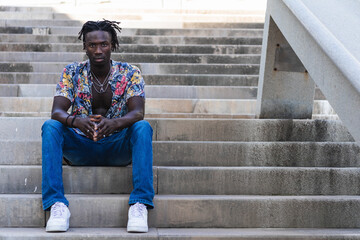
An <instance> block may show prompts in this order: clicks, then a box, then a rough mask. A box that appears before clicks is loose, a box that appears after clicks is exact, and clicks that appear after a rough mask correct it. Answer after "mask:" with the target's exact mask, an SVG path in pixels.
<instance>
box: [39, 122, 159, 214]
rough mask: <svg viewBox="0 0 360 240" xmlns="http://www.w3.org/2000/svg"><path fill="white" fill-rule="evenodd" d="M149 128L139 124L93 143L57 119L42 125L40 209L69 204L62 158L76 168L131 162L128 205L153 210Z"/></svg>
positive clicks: (150, 129) (150, 133) (148, 125)
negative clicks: (66, 195)
mask: <svg viewBox="0 0 360 240" xmlns="http://www.w3.org/2000/svg"><path fill="white" fill-rule="evenodd" d="M152 132H153V130H152V128H151V126H150V124H149V123H148V122H147V121H144V120H142V121H139V122H136V123H134V124H133V125H132V126H131V127H129V128H126V129H123V130H122V131H121V132H118V133H114V134H112V135H110V136H108V137H106V138H103V139H101V140H99V141H98V142H94V141H93V140H91V139H88V138H86V137H84V136H81V135H79V134H77V133H76V132H75V131H74V130H73V129H71V128H68V127H66V126H65V125H63V124H62V123H60V122H59V121H56V120H52V119H50V120H47V121H46V122H45V123H44V124H43V126H42V200H43V209H44V210H47V209H49V208H50V207H51V206H52V205H53V204H54V203H55V202H63V203H64V204H65V205H67V206H68V205H69V202H68V200H67V199H66V198H65V195H64V185H63V179H62V159H63V156H64V157H65V158H66V159H67V160H68V161H69V162H70V164H71V165H76V166H126V165H129V164H130V163H132V183H133V191H132V192H131V194H130V199H129V204H134V203H136V202H140V203H143V204H145V205H147V206H148V207H149V208H153V207H154V204H153V201H152V200H153V198H154V188H153V171H152Z"/></svg>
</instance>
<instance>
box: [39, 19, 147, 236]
mask: <svg viewBox="0 0 360 240" xmlns="http://www.w3.org/2000/svg"><path fill="white" fill-rule="evenodd" d="M118 24H119V23H118V22H111V21H107V20H104V21H98V22H93V21H88V22H86V23H85V24H84V25H83V27H82V29H81V31H80V32H79V39H80V40H81V38H82V39H83V47H84V50H86V55H87V56H88V58H89V59H88V60H87V61H85V62H80V63H77V62H75V63H72V64H70V65H68V66H66V67H65V69H64V71H63V73H62V76H61V79H60V82H59V83H58V85H57V87H56V94H55V97H54V102H53V107H52V112H51V119H50V120H47V121H46V122H45V123H44V125H43V126H42V200H43V208H44V210H50V211H51V214H50V218H49V220H48V222H47V225H46V231H48V232H52V231H67V230H68V228H69V219H70V211H69V209H68V205H69V202H68V200H67V199H66V198H65V196H64V187H63V179H62V159H63V157H64V158H65V159H66V160H67V161H68V162H69V164H70V165H92V166H95V165H98V166H126V165H128V164H130V163H132V176H133V179H132V182H133V191H132V192H131V194H130V199H129V205H130V208H129V214H128V217H129V219H128V225H127V230H128V231H129V232H147V231H148V225H147V208H153V207H154V204H153V197H154V189H153V174H152V128H151V126H150V124H149V123H148V122H146V121H144V120H143V119H144V105H145V101H144V98H145V92H144V85H145V83H144V80H143V79H142V77H141V75H140V71H139V69H138V68H137V67H135V66H132V65H129V64H127V63H122V62H116V61H113V60H111V52H112V51H114V50H116V48H117V47H118V46H119V42H118V39H117V32H116V31H118V32H120V31H121V28H120V27H119V26H118ZM70 107H71V114H68V113H67V111H68V109H69V108H70Z"/></svg>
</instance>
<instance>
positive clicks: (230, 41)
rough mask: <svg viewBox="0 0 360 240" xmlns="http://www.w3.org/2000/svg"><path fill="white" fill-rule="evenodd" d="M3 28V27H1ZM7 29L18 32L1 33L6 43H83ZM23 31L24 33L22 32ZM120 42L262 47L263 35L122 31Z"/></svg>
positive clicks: (65, 36) (69, 37) (71, 37)
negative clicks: (136, 33)
mask: <svg viewBox="0 0 360 240" xmlns="http://www.w3.org/2000/svg"><path fill="white" fill-rule="evenodd" d="M0 29H1V27H0ZM6 29H7V31H9V32H11V31H13V30H14V31H17V32H14V33H17V34H11V33H10V34H9V33H7V34H6V33H2V34H0V42H4V43H5V42H6V43H9V42H11V43H30V42H36V43H46V44H50V43H52V44H53V43H65V44H69V43H81V41H80V40H79V39H78V38H77V34H73V35H69V34H63V35H33V34H31V33H32V29H31V30H29V31H30V32H29V33H28V34H25V30H26V31H28V30H27V29H25V28H21V27H18V28H11V27H8V28H6ZM21 31H23V33H21ZM118 39H119V42H120V43H122V44H157V45H158V44H177V45H184V44H193V45H194V44H195V45H202V44H205V45H256V46H260V47H261V42H262V37H258V38H249V37H226V36H215V35H206V36H199V35H195V36H189V37H186V36H185V37H184V36H173V35H163V36H161V35H160V36H157V35H154V34H152V35H138V36H136V35H135V34H130V35H128V36H126V34H124V32H122V33H121V34H120V35H119V36H118Z"/></svg>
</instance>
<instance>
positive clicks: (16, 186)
mask: <svg viewBox="0 0 360 240" xmlns="http://www.w3.org/2000/svg"><path fill="white" fill-rule="evenodd" d="M0 173H1V174H0V180H1V182H7V183H8V184H2V186H1V187H0V194H19V193H20V194H21V193H27V194H41V166H26V165H23V166H19V165H8V166H1V165H0ZM153 175H154V189H157V167H154V171H153ZM131 176H132V168H131V167H113V166H112V167H83V166H81V167H69V166H64V167H63V180H64V188H65V189H66V191H65V192H66V193H69V194H70V193H80V194H123V193H128V194H130V192H131V190H132V180H131V179H132V178H131ZM100 179H101V180H100ZM156 193H157V191H156Z"/></svg>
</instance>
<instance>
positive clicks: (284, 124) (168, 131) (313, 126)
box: [0, 117, 353, 142]
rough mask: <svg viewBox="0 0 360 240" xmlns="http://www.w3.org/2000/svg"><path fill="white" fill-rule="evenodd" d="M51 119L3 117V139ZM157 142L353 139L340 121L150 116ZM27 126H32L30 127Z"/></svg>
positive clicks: (35, 136) (32, 133)
mask: <svg viewBox="0 0 360 240" xmlns="http://www.w3.org/2000/svg"><path fill="white" fill-rule="evenodd" d="M47 119H48V118H5V117H4V118H0V123H1V124H0V132H1V133H2V134H1V136H0V139H2V140H25V139H26V140H39V139H40V136H41V126H42V124H43V123H44V121H46V120H47ZM147 120H148V121H149V123H150V124H151V126H152V128H153V130H154V134H153V140H155V141H250V142H258V141H260V142H263V141H266V142H269V141H300V142H303V141H310V142H329V141H331V142H332V141H336V142H339V141H340V142H349V141H350V142H351V141H353V138H352V137H351V135H350V134H349V133H348V132H347V130H346V129H345V127H344V126H343V125H342V124H341V122H340V121H330V120H286V119H284V120H276V119H274V120H250V119H239V120H233V119H147ZM28 126H32V127H31V128H29V127H28Z"/></svg>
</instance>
